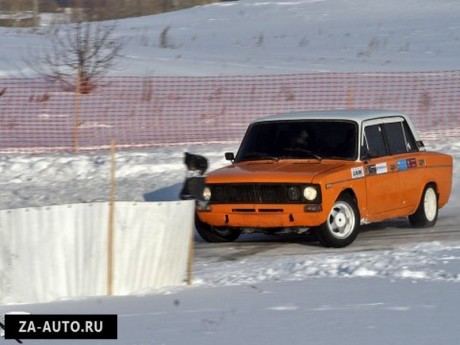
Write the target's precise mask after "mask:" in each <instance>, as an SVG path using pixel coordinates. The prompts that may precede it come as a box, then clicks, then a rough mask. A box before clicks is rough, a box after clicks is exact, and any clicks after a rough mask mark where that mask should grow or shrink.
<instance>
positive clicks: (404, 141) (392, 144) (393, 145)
mask: <svg viewBox="0 0 460 345" xmlns="http://www.w3.org/2000/svg"><path fill="white" fill-rule="evenodd" d="M384 128H385V134H386V136H387V139H388V146H389V148H390V154H392V155H397V154H400V153H406V152H414V151H417V145H416V143H415V139H414V136H413V135H412V132H411V131H410V129H409V128H408V125H407V123H405V122H394V123H386V124H384Z"/></svg>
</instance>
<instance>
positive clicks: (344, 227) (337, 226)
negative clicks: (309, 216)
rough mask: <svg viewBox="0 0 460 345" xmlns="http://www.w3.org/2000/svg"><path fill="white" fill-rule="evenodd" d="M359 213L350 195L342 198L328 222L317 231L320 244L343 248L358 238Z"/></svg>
mask: <svg viewBox="0 0 460 345" xmlns="http://www.w3.org/2000/svg"><path fill="white" fill-rule="evenodd" d="M358 232H359V212H358V208H357V207H356V203H355V201H354V200H353V198H352V197H351V196H349V195H343V196H341V197H340V198H339V199H338V200H337V201H336V202H335V203H334V206H332V209H331V211H330V212H329V215H328V217H327V219H326V221H325V222H324V223H323V224H322V225H321V226H319V227H318V228H317V229H316V234H317V237H318V240H319V242H320V243H321V244H322V245H324V246H325V247H334V248H342V247H346V246H348V245H350V244H351V243H352V242H353V241H354V240H355V239H356V236H358Z"/></svg>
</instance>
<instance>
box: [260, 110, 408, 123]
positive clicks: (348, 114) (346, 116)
mask: <svg viewBox="0 0 460 345" xmlns="http://www.w3.org/2000/svg"><path fill="white" fill-rule="evenodd" d="M392 116H402V117H403V118H405V119H408V116H407V115H405V114H402V113H401V112H399V111H395V110H379V109H359V110H348V109H347V110H345V109H344V110H316V111H298V112H291V113H283V114H276V115H271V116H266V117H262V118H259V119H257V120H255V121H254V122H266V121H283V120H307V119H308V120H312V119H318V120H320V119H323V120H325V119H328V120H352V121H356V122H358V123H361V122H363V121H366V120H372V119H376V118H382V117H392Z"/></svg>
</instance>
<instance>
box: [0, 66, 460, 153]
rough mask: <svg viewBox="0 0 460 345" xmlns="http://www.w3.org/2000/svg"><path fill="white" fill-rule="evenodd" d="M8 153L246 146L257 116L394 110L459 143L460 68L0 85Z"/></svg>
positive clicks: (428, 133)
mask: <svg viewBox="0 0 460 345" xmlns="http://www.w3.org/2000/svg"><path fill="white" fill-rule="evenodd" d="M0 94H1V96H0V150H1V151H3V152H6V151H12V152H43V151H70V150H76V149H78V150H98V149H107V148H109V146H110V142H111V141H112V140H116V142H117V145H118V147H119V148H135V147H149V146H156V145H177V144H191V143H213V142H229V141H239V140H241V138H242V136H243V134H244V131H245V129H246V127H247V125H248V123H249V122H250V121H251V120H253V119H255V118H258V117H261V116H265V115H270V114H275V113H282V112H289V111H298V110H318V109H339V108H348V109H363V108H380V109H395V110H399V111H402V112H405V113H407V114H409V115H410V116H411V117H412V119H413V121H414V122H415V124H416V126H417V128H418V130H419V132H420V135H421V137H422V139H424V140H432V139H437V138H440V137H441V138H442V139H460V121H459V115H458V114H459V110H460V71H449V72H398V73H318V74H296V75H259V76H225V77H146V78H142V77H107V78H105V79H103V80H100V81H98V84H97V87H96V88H95V89H94V90H92V91H91V92H90V93H89V94H78V93H75V92H69V91H64V90H62V89H61V88H60V87H59V85H57V84H53V83H49V82H46V81H44V80H42V79H19V78H18V79H13V78H2V79H0Z"/></svg>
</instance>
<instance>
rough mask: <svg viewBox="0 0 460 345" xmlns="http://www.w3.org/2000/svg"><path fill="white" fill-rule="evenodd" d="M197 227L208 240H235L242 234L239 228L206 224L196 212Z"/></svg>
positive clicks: (204, 238) (199, 232)
mask: <svg viewBox="0 0 460 345" xmlns="http://www.w3.org/2000/svg"><path fill="white" fill-rule="evenodd" d="M195 228H196V231H197V232H198V234H200V236H201V237H202V238H203V240H205V241H206V242H233V241H235V240H236V239H237V238H238V237H239V236H240V234H241V230H240V229H237V228H228V227H215V226H212V225H209V224H206V223H204V222H202V221H201V220H200V218H199V217H198V215H197V214H195Z"/></svg>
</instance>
